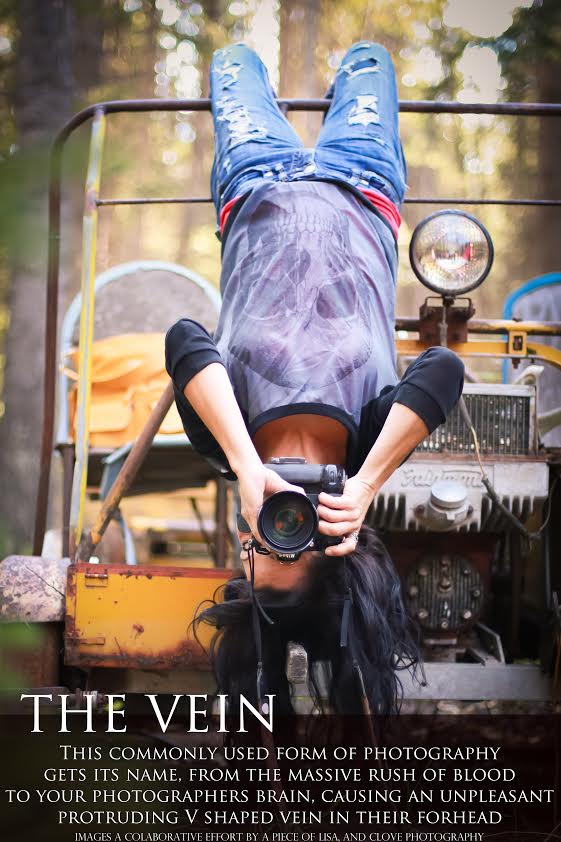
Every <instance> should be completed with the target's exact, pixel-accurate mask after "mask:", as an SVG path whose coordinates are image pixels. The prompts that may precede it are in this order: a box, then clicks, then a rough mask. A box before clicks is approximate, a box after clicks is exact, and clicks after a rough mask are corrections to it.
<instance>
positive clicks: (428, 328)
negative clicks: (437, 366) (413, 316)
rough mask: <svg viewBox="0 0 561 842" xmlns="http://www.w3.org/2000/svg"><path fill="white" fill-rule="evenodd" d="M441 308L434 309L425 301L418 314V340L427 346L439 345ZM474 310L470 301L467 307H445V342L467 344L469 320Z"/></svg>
mask: <svg viewBox="0 0 561 842" xmlns="http://www.w3.org/2000/svg"><path fill="white" fill-rule="evenodd" d="M442 311H443V307H442V306H437V307H435V306H434V305H430V304H428V303H427V301H425V303H424V304H423V305H422V306H421V309H420V313H419V339H420V341H421V342H426V343H427V345H439V344H440V331H441V324H442ZM474 312H475V310H474V308H473V305H472V303H471V301H469V303H468V305H467V306H462V307H458V306H452V307H446V329H447V342H448V344H449V345H450V344H451V343H452V342H467V340H468V329H469V325H468V322H469V319H470V318H471V317H472V316H473V314H474Z"/></svg>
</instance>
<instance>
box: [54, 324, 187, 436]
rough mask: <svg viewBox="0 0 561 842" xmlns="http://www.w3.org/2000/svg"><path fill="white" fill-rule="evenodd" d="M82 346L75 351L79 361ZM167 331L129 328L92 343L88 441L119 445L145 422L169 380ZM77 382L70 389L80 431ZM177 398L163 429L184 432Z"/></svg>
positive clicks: (73, 414) (74, 359) (72, 414)
mask: <svg viewBox="0 0 561 842" xmlns="http://www.w3.org/2000/svg"><path fill="white" fill-rule="evenodd" d="M77 360H78V351H77V350H75V351H73V352H72V355H71V362H72V364H73V365H74V367H75V368H76V367H77ZM168 382H169V377H168V374H167V372H166V370H165V365H164V334H162V333H129V334H121V335H119V336H111V337H109V338H107V339H100V340H98V341H97V342H94V344H93V351H92V393H91V405H90V447H111V448H114V447H119V446H120V445H122V444H126V443H127V442H130V441H133V440H134V439H135V438H136V437H137V436H138V434H139V433H140V431H141V430H142V428H143V427H144V425H145V423H146V421H147V419H148V416H149V415H150V412H151V411H152V409H153V408H154V406H155V405H156V403H157V402H158V400H159V398H160V397H161V395H162V392H163V391H164V389H165V387H166V385H167V383H168ZM76 391H77V390H76V387H74V388H73V389H71V391H70V395H69V403H70V426H71V430H72V431H73V433H74V435H76ZM182 430H183V427H182V425H181V421H180V419H179V415H178V413H177V409H176V408H175V404H174V405H173V406H172V407H171V409H170V411H169V412H168V414H167V415H166V417H165V419H164V423H163V424H162V426H161V427H160V430H159V432H160V434H168V435H169V434H174V433H180V432H182Z"/></svg>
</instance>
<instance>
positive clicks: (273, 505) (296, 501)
mask: <svg viewBox="0 0 561 842" xmlns="http://www.w3.org/2000/svg"><path fill="white" fill-rule="evenodd" d="M257 525H258V527H259V532H260V533H261V535H262V536H263V539H264V540H265V541H266V543H267V544H268V546H269V547H270V548H271V549H272V550H276V551H277V552H281V553H282V552H285V553H286V552H291V553H293V552H294V553H296V552H301V551H302V550H305V549H306V547H307V546H308V544H309V543H310V541H311V540H312V538H313V536H314V533H315V531H316V529H317V525H318V516H317V512H316V510H315V507H314V505H313V503H311V501H310V500H308V498H307V497H305V496H304V495H303V494H299V493H298V492H297V491H279V492H277V494H273V495H272V496H271V497H269V498H268V499H267V500H265V502H264V503H263V506H262V507H261V510H260V512H259V517H258V519H257Z"/></svg>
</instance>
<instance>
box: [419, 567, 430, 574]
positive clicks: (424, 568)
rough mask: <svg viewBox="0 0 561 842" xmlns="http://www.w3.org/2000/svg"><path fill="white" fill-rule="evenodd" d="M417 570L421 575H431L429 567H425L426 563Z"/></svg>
mask: <svg viewBox="0 0 561 842" xmlns="http://www.w3.org/2000/svg"><path fill="white" fill-rule="evenodd" d="M417 572H418V574H419V576H428V575H429V571H428V568H427V567H425V566H424V565H423V566H422V567H419V570H418V571H417Z"/></svg>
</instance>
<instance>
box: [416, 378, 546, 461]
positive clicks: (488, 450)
mask: <svg viewBox="0 0 561 842" xmlns="http://www.w3.org/2000/svg"><path fill="white" fill-rule="evenodd" d="M464 398H465V402H466V405H467V408H468V411H469V414H470V416H471V419H472V422H473V425H474V427H475V430H476V432H477V436H478V438H479V446H480V448H481V453H482V455H490V454H493V455H498V456H520V455H523V454H526V453H533V452H534V449H535V448H534V443H533V435H532V423H531V421H532V406H533V396H532V395H531V394H525V395H512V394H510V395H509V394H469V393H466V392H464ZM416 450H417V452H420V453H466V452H472V451H474V450H475V447H474V444H473V440H472V437H471V433H470V431H469V429H468V427H467V425H466V423H465V421H464V419H463V418H462V416H461V414H460V411H459V409H458V408H457V407H456V408H455V409H454V410H453V411H452V412H451V414H450V416H449V417H448V419H447V421H446V423H445V424H442V425H441V426H440V427H438V428H437V429H436V430H435V431H434V433H432V434H431V435H430V436H428V437H427V438H426V439H425V440H424V441H423V442H421V444H420V445H419V446H418V447H417V448H416Z"/></svg>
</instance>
